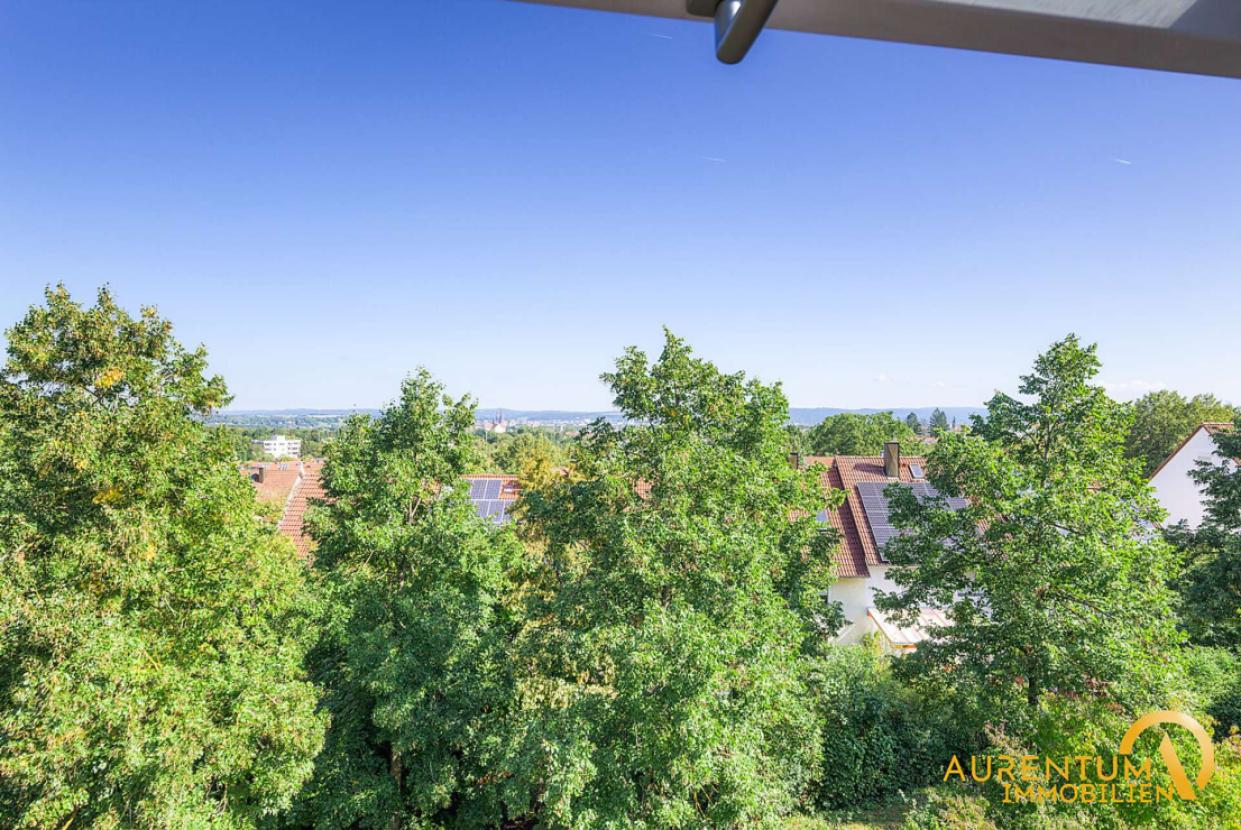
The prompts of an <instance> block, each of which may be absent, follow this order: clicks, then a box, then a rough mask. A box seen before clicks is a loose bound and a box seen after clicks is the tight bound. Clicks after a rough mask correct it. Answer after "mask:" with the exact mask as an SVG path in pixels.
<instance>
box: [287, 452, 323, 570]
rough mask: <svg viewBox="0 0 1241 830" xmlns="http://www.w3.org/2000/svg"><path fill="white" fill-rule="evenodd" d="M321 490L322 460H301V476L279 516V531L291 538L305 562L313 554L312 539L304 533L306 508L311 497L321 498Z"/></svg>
mask: <svg viewBox="0 0 1241 830" xmlns="http://www.w3.org/2000/svg"><path fill="white" fill-rule="evenodd" d="M323 496H324V492H323V462H322V461H321V460H319V459H309V460H307V461H304V462H302V477H301V479H300V480H299V481H298V483H297V486H295V487H294V488H293V492H292V493H291V494H290V495H289V500H288V502H287V503H286V504H285V507H284V515H283V516H282V517H281V518H280V532H281V533H282V534H284V535H285V536H287V537H288V538H289V539H291V540H292V542H293V545H294V546H295V547H296V548H297V555H298V556H299V557H301V558H302V559H303V560H305V561H306V562H309V561H310V560H311V559H312V558H313V556H314V540H313V539H311V538H310V535H309V534H307V533H306V528H305V525H304V524H303V523H304V522H305V519H306V508H308V507H310V504H311V500H312V499H321V498H323Z"/></svg>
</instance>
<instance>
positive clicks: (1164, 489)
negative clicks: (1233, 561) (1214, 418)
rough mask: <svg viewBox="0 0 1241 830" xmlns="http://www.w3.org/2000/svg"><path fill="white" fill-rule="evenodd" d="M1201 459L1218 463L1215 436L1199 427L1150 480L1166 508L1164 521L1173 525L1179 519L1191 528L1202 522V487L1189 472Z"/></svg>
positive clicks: (1160, 501) (1195, 467)
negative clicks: (1166, 515) (1166, 514)
mask: <svg viewBox="0 0 1241 830" xmlns="http://www.w3.org/2000/svg"><path fill="white" fill-rule="evenodd" d="M1204 459H1209V460H1212V461H1216V462H1218V461H1219V456H1217V455H1215V439H1214V438H1212V437H1211V435H1210V434H1209V433H1208V432H1207V431H1206V430H1205V429H1201V428H1199V430H1198V431H1197V432H1195V433H1194V434H1193V437H1191V438H1190V439H1189V441H1187V442H1186V443H1185V445H1184V446H1182V447H1181V449H1180V450H1179V451H1178V452H1177V453H1176V455H1174V456H1172V458H1170V459H1169V460H1168V463H1167V464H1164V466H1163V469H1161V470H1160V471H1159V472H1158V473H1156V474H1155V476H1154V478H1152V479H1151V486H1152V487H1154V488H1155V495H1156V496H1157V497H1158V498H1159V503H1160V504H1161V505H1163V509H1164V510H1167V511H1168V518H1167V519H1166V520H1165V522H1164V524H1166V525H1174V524H1176V523H1177V522H1180V521H1182V520H1184V521H1186V522H1188V523H1189V526H1190V527H1197V526H1198V525H1200V524H1202V517H1203V505H1202V489H1201V488H1200V487H1199V486H1198V482H1196V481H1194V480H1193V479H1192V478H1190V477H1189V474H1190V473H1191V472H1193V471H1194V470H1195V469H1197V462H1198V461H1199V460H1204Z"/></svg>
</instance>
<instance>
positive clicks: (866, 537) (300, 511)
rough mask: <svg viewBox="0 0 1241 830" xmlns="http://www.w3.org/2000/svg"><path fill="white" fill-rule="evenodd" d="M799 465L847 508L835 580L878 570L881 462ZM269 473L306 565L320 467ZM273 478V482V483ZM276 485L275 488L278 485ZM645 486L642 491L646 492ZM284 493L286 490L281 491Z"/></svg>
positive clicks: (838, 515) (510, 483)
mask: <svg viewBox="0 0 1241 830" xmlns="http://www.w3.org/2000/svg"><path fill="white" fill-rule="evenodd" d="M802 463H803V464H804V465H805V466H807V467H809V466H811V465H813V464H819V465H821V466H823V467H824V470H823V472H822V473H821V476H820V481H821V483H822V486H823V489H824V491H825V492H826V491H828V490H829V489H835V490H844V491H845V502H844V504H842V505H841V507H840V508H839V509H838V510H829V511H827V520H828V522H829V523H830V524H831V525H832V527H834V528H835V529H836V530H837V531H838V532H839V534H840V547H839V548H838V549H837V551H836V575H837V576H838V577H841V578H849V577H868V576H870V567H869V566H871V565H882V564H883V560H882V559H881V558H880V557H879V552H878V549H877V548H876V546H875V539H874V537H873V536H872V535H871V532H870V525H868V524H867V522H866V514H865V512H864V511H863V508H862V501H861V498H860V497H859V495H858V492H857V485H858V484H859V483H862V482H866V481H876V482H884V481H888V480H889V479H888V478H887V476H885V475H884V471H883V458H882V457H880V456H877V455H876V456H853V455H837V456H806V457H803V459H802ZM910 464H919V465H922V466H923V467H924V468H925V466H926V460H925V459H924V458H921V457H917V456H915V457H911V458H904V457H903V458H902V459H901V468H900V481H903V482H905V483H907V484H908V483H912V482H913V481H915V480H916V479H915V478H914V476H913V474H912V473H911V472H910V469H909V465H910ZM258 466H260V465H257V464H251V465H247V469H248V470H253V469H256V468H257V467H258ZM263 466H265V467H268V468H273V467H275V468H278V467H282V466H283V467H286V468H292V475H291V476H290V472H289V470H279V469H277V470H275V471H273V470H271V469H266V470H264V481H263V483H261V484H260V483H259V482H258V481H255V487H256V488H257V490H258V492H259V498H264V496H265V495H266V496H268V497H271V496H272V494H276V495H277V496H278V494H279V493H280V492H284V493H285V499H286V500H285V508H284V514H283V516H282V517H281V519H280V526H279V527H280V533H281V534H283V535H284V536H287V537H288V538H289V539H290V540H291V541H292V542H293V544H294V545H295V546H296V547H297V553H298V555H299V556H300V557H302V558H303V559H305V560H306V561H310V559H311V558H312V556H313V554H314V541H313V540H312V539H311V538H310V536H309V535H308V534H307V533H306V530H305V527H304V524H303V522H304V520H305V516H306V509H307V508H308V507H309V506H310V502H311V501H312V500H313V499H322V498H324V490H323V482H322V478H321V476H322V471H323V462H322V461H321V460H318V459H308V460H306V461H303V462H300V463H299V462H289V463H285V464H277V463H270V464H264V465H263ZM273 475H276V476H277V478H276V480H275V481H274V480H273V478H272V477H273ZM464 478H465V479H466V480H467V481H476V480H481V479H500V480H501V481H503V482H504V484H503V485H502V487H501V490H500V498H501V499H506V500H512V499H516V498H517V497H518V496H519V495H520V494H521V482H520V481H519V479H518V478H517V477H516V476H511V475H485V474H480V475H468V476H465V477H464ZM276 481H279V484H277V483H276ZM644 485H645V486H644ZM649 486H650V485H649V484H648V483H646V482H643V483H642V484H640V485H639V487H638V489H639V492H641V491H643V490H649ZM286 487H287V489H285V488H286Z"/></svg>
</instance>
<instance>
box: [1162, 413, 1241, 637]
mask: <svg viewBox="0 0 1241 830" xmlns="http://www.w3.org/2000/svg"><path fill="white" fill-rule="evenodd" d="M1215 445H1216V450H1215V451H1216V455H1217V456H1218V458H1216V459H1213V460H1211V461H1202V462H1199V465H1198V469H1197V470H1195V471H1194V472H1193V473H1192V475H1193V477H1194V478H1195V479H1196V480H1197V481H1198V483H1199V484H1200V485H1201V486H1202V489H1203V495H1204V498H1205V500H1206V512H1205V515H1204V517H1203V521H1202V524H1201V525H1199V526H1198V527H1197V528H1190V527H1188V526H1186V525H1185V524H1181V525H1178V526H1176V527H1173V528H1170V529H1169V530H1168V534H1167V535H1168V538H1169V539H1170V540H1171V541H1172V542H1173V543H1174V544H1176V545H1177V546H1178V547H1180V548H1181V549H1182V550H1184V551H1185V553H1186V568H1185V572H1184V574H1183V576H1181V578H1180V579H1178V580H1177V586H1178V588H1179V590H1180V592H1181V594H1182V596H1183V598H1184V602H1183V608H1184V612H1183V614H1184V617H1185V624H1186V628H1187V630H1188V631H1189V633H1190V635H1191V636H1192V637H1193V639H1194V640H1195V641H1196V642H1199V643H1202V644H1204V645H1218V646H1224V647H1227V648H1231V649H1234V650H1241V469H1239V468H1238V466H1237V464H1236V460H1237V459H1241V419H1238V421H1237V423H1236V425H1235V427H1234V429H1233V430H1232V431H1231V432H1219V433H1217V434H1216V435H1215Z"/></svg>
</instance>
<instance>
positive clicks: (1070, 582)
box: [878, 335, 1178, 714]
mask: <svg viewBox="0 0 1241 830" xmlns="http://www.w3.org/2000/svg"><path fill="white" fill-rule="evenodd" d="M1098 369H1099V362H1098V359H1097V357H1096V355H1095V347H1094V346H1088V347H1084V346H1082V345H1081V344H1080V343H1079V342H1078V340H1077V338H1076V337H1074V336H1072V335H1070V336H1069V337H1068V338H1066V339H1065V340H1063V341H1061V342H1059V343H1056V344H1054V345H1053V346H1052V347H1051V348H1050V350H1048V351H1047V352H1046V353H1045V354H1043V355H1041V356H1040V357H1039V358H1038V359H1037V360H1036V361H1035V363H1034V371H1033V372H1032V373H1031V374H1029V375H1025V376H1023V377H1022V382H1021V385H1020V392H1021V394H1022V395H1023V396H1025V398H1026V399H1027V400H1028V401H1029V402H1023V401H1022V400H1018V399H1016V398H1013V397H1010V396H1008V395H1005V394H997V395H996V396H995V397H993V398H992V399H991V401H990V402H989V403H988V404H987V416H986V417H985V418H976V419H975V429H974V432H973V433H972V434H971V433H964V434H962V433H949V434H945V435H943V436H941V438H940V441H939V443H938V444H937V445H936V446H935V448H934V450H933V451H932V452H931V454H930V457H929V459H928V478H929V480H930V482H931V484H932V485H933V486H934V487H935V488H936V489H937V490H938V492H939V493H940V494H941V495H940V496H939V497H936V498H922V499H920V498H919V497H916V496H915V495H914V494H913V493H912V492H911V491H910V489H909V488H902V487H899V486H898V487H891V488H889V495H890V498H891V503H892V506H893V522H894V524H896V525H897V526H899V527H903V528H905V529H906V531H907V532H906V534H905V535H902V536H899V537H897V538H895V539H894V540H892V541H890V542H889V543H888V544H887V545H886V547H885V551H884V552H885V555H886V556H887V557H888V559H889V560H890V561H891V562H893V563H894V565H895V567H894V568H893V569H892V570H891V572H890V573H891V576H892V577H893V579H894V580H895V581H896V583H897V585H898V586H900V588H901V590H900V591H898V592H895V593H892V594H886V595H883V596H881V597H880V598H879V600H878V605H879V606H880V607H882V608H885V609H887V610H889V611H892V612H894V613H896V614H898V615H899V616H900V617H902V618H903V619H905V620H907V621H909V622H912V621H913V620H914V619H915V618H916V616H917V614H918V610H919V608H920V607H923V606H934V607H939V608H942V609H945V610H946V613H947V616H948V618H949V621H950V622H949V624H948V625H947V626H946V627H941V628H937V629H934V630H933V631H932V634H931V637H930V639H929V640H927V641H924V642H922V643H920V644H919V646H918V651H917V654H916V655H914V656H913V657H911V658H910V660H909V661H908V664H907V665H906V666H905V668H907V669H910V670H912V671H914V672H935V671H942V667H944V666H946V665H952V666H953V670H952V676H953V678H954V679H955V681H956V682H958V683H971V684H972V685H973V687H974V688H975V689H976V690H977V692H978V694H979V695H980V696H981V697H983V698H988V697H990V698H993V699H994V698H996V697H998V698H1000V699H1004V698H1005V697H1006V696H1008V695H1010V694H1012V693H1013V692H1014V691H1015V690H1017V689H1018V688H1020V689H1021V690H1022V694H1023V696H1024V699H1025V701H1026V703H1028V704H1029V712H1028V714H1034V713H1035V712H1037V706H1038V704H1039V702H1040V700H1041V699H1042V696H1043V694H1044V692H1047V691H1049V690H1056V691H1057V692H1059V693H1061V694H1073V693H1077V694H1087V693H1089V694H1092V695H1099V694H1107V695H1109V696H1110V697H1111V698H1112V699H1115V700H1119V701H1121V702H1122V703H1125V704H1129V705H1135V704H1137V703H1139V702H1149V701H1150V700H1152V699H1154V698H1156V697H1157V696H1158V694H1159V692H1160V680H1159V678H1160V677H1161V676H1163V675H1165V674H1166V672H1165V669H1164V666H1165V665H1166V664H1167V657H1168V654H1169V651H1170V649H1171V648H1172V647H1173V646H1174V645H1175V644H1176V643H1177V642H1178V635H1177V632H1176V629H1175V618H1174V616H1173V612H1172V606H1173V596H1172V593H1171V592H1170V591H1169V589H1168V587H1167V585H1168V580H1169V579H1170V577H1171V576H1172V574H1173V573H1174V572H1175V569H1176V565H1177V557H1176V555H1175V552H1174V550H1173V549H1172V548H1171V546H1169V545H1168V544H1167V543H1166V542H1164V541H1163V540H1162V539H1161V538H1159V537H1158V536H1157V535H1154V534H1152V533H1150V531H1149V526H1150V524H1152V523H1154V522H1156V521H1157V520H1158V519H1159V518H1161V516H1162V511H1161V509H1160V508H1159V506H1158V504H1157V503H1156V501H1155V499H1154V497H1153V495H1152V493H1151V491H1150V489H1149V487H1148V486H1147V484H1146V482H1145V480H1144V478H1143V476H1142V474H1141V470H1140V469H1139V468H1138V465H1136V464H1135V463H1133V462H1132V461H1131V460H1130V459H1127V458H1126V457H1125V456H1124V447H1123V440H1124V435H1125V431H1126V429H1125V428H1126V427H1127V426H1128V420H1129V417H1130V415H1129V412H1128V410H1127V408H1126V407H1124V406H1122V405H1120V404H1117V403H1115V402H1114V401H1112V400H1111V399H1109V398H1108V397H1107V395H1106V394H1105V393H1104V391H1103V389H1102V388H1101V387H1099V386H1095V385H1093V384H1092V383H1091V381H1092V379H1093V378H1094V377H1095V375H1096V374H1097V373H1098ZM945 497H959V498H963V499H966V500H968V505H967V506H966V507H965V508H964V509H960V510H956V511H954V510H952V509H950V508H949V506H948V505H947V504H946V502H945V501H944V499H945Z"/></svg>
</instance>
